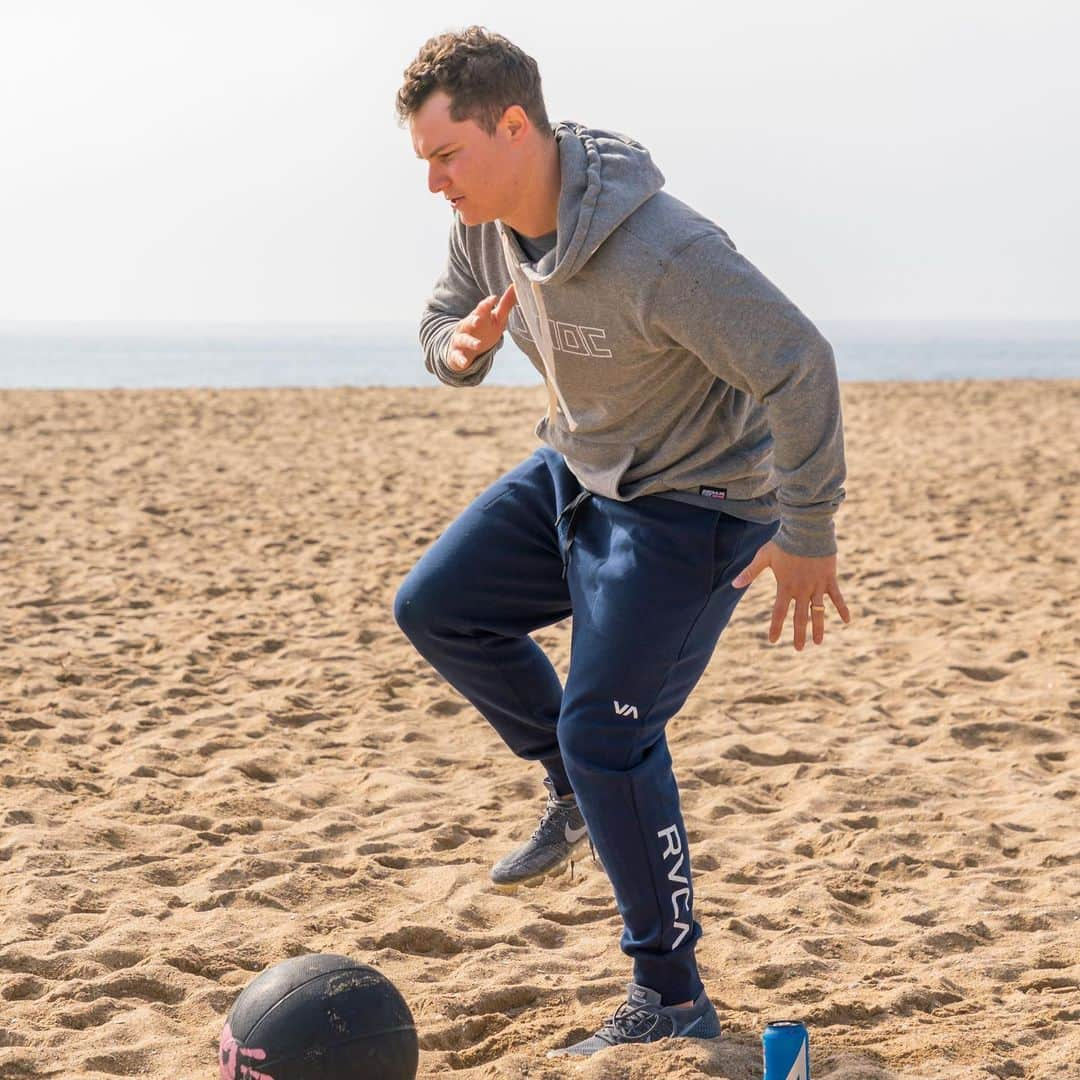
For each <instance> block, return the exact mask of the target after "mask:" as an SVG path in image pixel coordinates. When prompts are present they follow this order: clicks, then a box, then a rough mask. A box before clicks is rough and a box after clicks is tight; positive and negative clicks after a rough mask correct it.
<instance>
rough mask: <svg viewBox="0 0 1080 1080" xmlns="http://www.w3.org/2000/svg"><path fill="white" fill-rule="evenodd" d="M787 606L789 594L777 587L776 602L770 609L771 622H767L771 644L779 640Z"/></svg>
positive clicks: (789, 603)
mask: <svg viewBox="0 0 1080 1080" xmlns="http://www.w3.org/2000/svg"><path fill="white" fill-rule="evenodd" d="M789 607H791V594H790V593H785V592H782V591H781V590H780V589H777V590H776V602H775V603H774V604H773V609H772V622H771V623H770V624H769V641H770V643H771V644H773V645H775V644H776V643H777V642H778V641H779V640H780V635H781V634H782V633H783V632H784V623H785V622H786V621H787V613H788V608H789Z"/></svg>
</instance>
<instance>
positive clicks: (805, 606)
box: [731, 540, 851, 651]
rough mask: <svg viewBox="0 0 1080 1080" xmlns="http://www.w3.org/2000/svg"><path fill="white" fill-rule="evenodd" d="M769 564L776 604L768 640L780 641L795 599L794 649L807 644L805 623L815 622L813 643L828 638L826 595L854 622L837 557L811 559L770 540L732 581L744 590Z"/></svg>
mask: <svg viewBox="0 0 1080 1080" xmlns="http://www.w3.org/2000/svg"><path fill="white" fill-rule="evenodd" d="M765 567H768V568H769V569H770V570H772V572H773V577H775V578H776V603H775V604H774V605H773V613H772V625H771V626H770V627H769V641H770V642H772V643H773V644H774V645H775V644H776V642H778V641H779V640H780V635H781V633H783V630H784V620H785V619H787V613H788V608H789V607H790V606H791V602H792V600H794V601H795V620H794V621H795V648H796V649H798V650H799V651H801V650H802V648H803V646H804V645H805V644H806V624H807V621H808V620H809V621H810V622H811V623H812V624H813V633H814V644H815V645H820V644H821V643H822V641H823V640H824V638H825V597H826V596H828V597H829V599H830V600H831V601H832V603H833V607H835V608H836V610H837V611H838V612H839V613H840V618H841V619H843V620H844V622H846V623H848V622H851V614H850V612H849V611H848V608H847V604H845V603H844V598H843V597H842V596H841V595H840V586H839V585H837V583H836V556H835V555H826V556H824V557H822V558H811V557H809V556H805V555H789V554H788V553H787V552H786V551H784V549H783V548H781V547H778V546H777V545H776V544H774V543H773V542H772V541H771V540H770V541H769V542H768V543H767V544H765V545H764V547H760V548H758V553H757V554H756V555H755V556H754V561H753V562H752V563H751V564H750V565H749V566H748V567H746V569H744V570H742V571H741V572H740V573H739V574H738V575H737V576H736V577H735V580H734V581H732V583H731V584H732V585H733V586H734V587H735V588H736V589H745V588H746V586H747V585H749V584H750V583H751V582H752V581H753V580H754V578H756V577H757V576H758V574H760V573H761V571H762V570H764V569H765Z"/></svg>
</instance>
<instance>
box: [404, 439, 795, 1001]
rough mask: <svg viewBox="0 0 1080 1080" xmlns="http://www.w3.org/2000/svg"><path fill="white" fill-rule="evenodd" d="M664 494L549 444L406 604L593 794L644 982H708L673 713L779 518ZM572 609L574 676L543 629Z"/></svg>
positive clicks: (502, 483) (477, 513)
mask: <svg viewBox="0 0 1080 1080" xmlns="http://www.w3.org/2000/svg"><path fill="white" fill-rule="evenodd" d="M778 525H779V523H778V522H772V523H769V524H765V525H757V524H754V523H752V522H747V521H742V520H740V519H738V518H735V517H732V516H730V515H728V514H724V513H722V512H720V511H719V510H710V509H706V508H703V507H698V506H690V505H687V504H685V503H681V502H676V501H674V500H671V499H665V498H660V497H658V496H645V497H643V498H640V499H636V500H634V501H632V502H629V503H626V502H619V501H618V500H615V499H609V498H604V497H602V496H599V495H593V494H592V493H590V492H588V491H584V490H583V489H582V487H581V485H580V483H579V482H578V481H577V479H576V478H575V476H574V475H573V473H571V472H570V470H569V469H568V468H567V466H566V463H565V461H564V460H563V458H562V455H560V454H558V453H556V452H555V451H554V450H551V449H549V448H547V447H544V448H542V449H540V450H537V451H536V453H534V454H533V455H532V456H531V457H530V458H528V459H527V460H526V461H524V462H522V464H520V465H519V466H518V467H517V468H515V469H513V470H512V471H511V472H509V473H507V474H506V475H505V476H503V477H502V478H501V479H500V480H498V481H496V483H495V484H493V485H492V486H491V487H490V488H489V489H488V490H487V491H485V492H484V493H483V494H482V495H481V496H480V497H479V498H477V499H476V500H475V501H474V502H473V503H472V504H471V505H470V506H469V507H468V508H467V509H466V510H465V511H464V512H463V513H462V515H461V516H460V517H459V518H458V519H457V520H456V521H455V522H454V523H453V524H452V525H451V526H450V527H449V528H448V529H447V530H446V532H444V533H443V534H442V536H441V537H439V539H438V540H437V541H435V543H434V544H433V545H432V546H431V548H429V549H428V551H427V552H426V553H425V554H424V556H423V557H422V558H421V559H420V561H419V562H418V563H417V564H416V566H415V567H414V568H413V569H412V571H410V573H409V574H408V576H407V577H406V578H405V581H404V582H403V583H402V585H401V588H400V589H399V591H398V595H397V598H396V601H395V605H394V614H395V617H396V618H397V621H398V625H399V626H400V627H401V628H402V630H403V631H404V632H405V633H406V634H407V635H408V637H409V638H410V640H411V641H412V642H413V644H414V645H415V646H416V648H417V650H418V651H419V652H420V653H421V655H422V656H424V657H425V659H427V660H428V661H429V663H431V665H432V666H433V667H434V668H435V669H436V670H437V671H438V672H439V673H440V674H441V675H442V676H443V677H444V678H445V679H446V680H447V681H448V682H449V683H450V684H451V685H453V686H454V687H455V688H456V689H457V690H458V691H459V692H460V693H461V694H463V695H464V696H465V697H466V698H467V699H468V700H469V701H470V702H471V703H472V704H473V705H474V706H475V707H476V708H477V709H478V710H479V711H480V713H481V714H483V716H485V717H486V718H487V719H488V721H490V723H491V724H492V725H493V726H494V728H495V730H496V731H497V732H498V733H499V735H500V736H501V737H502V738H503V740H504V741H505V742H506V744H507V745H508V746H509V747H510V749H511V750H512V751H513V752H514V753H515V754H517V755H518V756H519V757H522V758H525V759H526V760H529V761H538V762H541V763H542V764H543V766H544V768H545V769H546V770H547V772H548V774H549V775H550V776H551V778H552V780H553V781H554V784H555V788H556V791H558V792H559V793H560V794H568V793H569V792H570V791H571V790H573V792H574V793H575V794H576V795H577V799H578V805H579V806H580V807H581V811H582V814H583V815H584V818H585V822H586V824H587V825H588V827H589V833H590V835H591V837H592V839H593V842H594V844H595V845H596V850H597V853H598V854H599V856H600V858H601V860H602V862H603V865H604V869H605V870H606V871H607V874H608V877H609V878H610V879H611V884H612V887H613V889H614V893H615V900H616V903H617V904H618V907H619V911H620V913H621V915H622V918H623V923H624V932H623V935H622V942H621V944H622V948H623V951H624V952H625V953H626V954H627V955H628V956H630V957H632V958H633V962H634V981H635V982H637V983H640V984H641V985H644V986H648V987H651V988H652V989H654V990H657V991H658V992H659V993H660V994H661V995H662V998H663V1001H664V1003H665V1004H676V1003H679V1002H683V1001H689V1000H692V999H693V998H696V997H697V995H698V994H699V993H700V992H701V989H702V984H701V979H700V977H699V976H698V971H697V965H696V963H695V960H694V947H695V944H696V942H697V940H698V938H699V937H700V936H701V927H700V925H699V924H698V922H697V920H696V919H695V918H694V914H693V885H692V882H691V875H690V859H689V854H688V851H687V840H686V831H685V829H684V827H683V820H682V813H681V811H680V808H679V792H678V788H677V787H676V783H675V776H674V774H673V773H672V768H671V756H670V754H669V752H668V746H667V740H666V739H665V737H664V728H665V726H666V724H667V722H668V720H670V719H671V717H672V716H674V715H675V713H676V712H678V710H679V709H680V708H681V707H682V705H683V702H684V701H685V700H686V698H687V696H688V695H689V693H690V691H691V690H692V689H693V687H694V685H695V684H696V683H697V681H698V679H699V678H700V677H701V674H702V672H703V671H704V670H705V666H706V664H707V663H708V661H709V658H710V656H711V655H712V652H713V649H714V647H715V645H716V641H717V638H718V637H719V636H720V632H721V631H722V630H723V628H724V626H725V625H726V624H727V621H728V619H729V618H730V617H731V613H732V612H733V611H734V609H735V605H736V604H737V603H738V602H739V598H740V596H741V595H742V592H743V590H737V589H734V588H732V586H731V581H732V579H733V578H734V577H735V575H736V574H737V573H738V572H739V571H740V570H742V569H743V567H745V566H747V565H748V564H749V563H750V561H751V560H752V559H753V557H754V554H755V552H756V551H757V549H758V548H759V547H761V545H762V544H764V543H765V542H766V541H768V540H769V539H770V538H771V537H772V535H773V533H774V532H775V531H776V529H777V528H778ZM567 616H573V622H572V637H571V656H570V667H569V672H568V674H567V679H566V686H565V687H563V686H562V685H560V682H559V678H558V676H557V675H556V673H555V670H554V668H553V667H552V666H551V662H550V661H549V660H548V658H547V656H546V655H545V654H544V652H543V651H542V650H541V649H540V647H539V646H538V645H537V644H536V643H535V642H534V641H533V640H532V639H531V638H530V637H529V634H530V632H531V631H534V630H537V629H539V628H540V627H542V626H547V625H549V624H551V623H554V622H557V621H559V620H560V619H564V618H566V617H567Z"/></svg>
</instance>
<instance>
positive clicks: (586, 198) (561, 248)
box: [499, 120, 664, 285]
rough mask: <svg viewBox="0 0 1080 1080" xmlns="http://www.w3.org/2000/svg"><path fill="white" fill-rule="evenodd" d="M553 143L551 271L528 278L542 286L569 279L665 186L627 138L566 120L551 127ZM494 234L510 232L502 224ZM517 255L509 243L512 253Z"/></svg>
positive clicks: (644, 152)
mask: <svg viewBox="0 0 1080 1080" xmlns="http://www.w3.org/2000/svg"><path fill="white" fill-rule="evenodd" d="M555 139H556V141H557V142H558V145H559V164H560V167H561V170H562V187H561V190H560V192H559V212H558V232H559V238H558V242H557V243H556V246H555V266H554V269H551V270H549V271H548V272H547V273H544V274H540V273H533V274H530V275H528V276H529V277H531V278H533V280H535V281H537V282H538V283H539V284H542V285H561V284H562V283H563V282H565V281H568V280H569V279H570V278H571V277H573V276H574V274H576V273H577V272H578V270H580V269H581V268H582V267H583V266H584V265H585V264H586V263H587V262H588V261H589V259H590V258H592V256H593V254H594V253H595V251H596V249H597V248H598V247H599V246H600V245H601V244H602V243H603V242H604V241H605V240H606V239H607V238H608V237H609V236H610V235H611V234H612V233H613V232H614V231H615V230H616V229H617V228H618V227H619V226H620V225H621V224H622V223H623V222H624V221H625V220H626V219H627V218H628V217H629V216H630V215H631V214H632V213H633V212H634V211H635V210H637V209H638V207H639V206H641V204H642V203H643V202H645V201H646V199H650V198H652V196H653V195H655V194H656V193H657V192H658V191H659V190H660V189H661V188H662V187H663V186H664V175H663V173H661V172H660V170H659V169H658V168H657V167H656V165H655V164H654V163H653V160H652V157H651V156H650V154H649V151H648V150H646V149H645V147H644V146H642V145H641V144H640V143H638V142H635V141H634V140H633V139H631V138H629V137H628V136H626V135H619V134H617V133H616V132H613V131H602V130H600V129H598V128H587V127H585V126H584V125H583V124H576V123H574V122H573V121H568V120H567V121H562V122H560V123H557V124H556V125H555ZM499 230H500V232H501V233H503V235H507V234H508V232H509V230H507V229H506V228H505V227H504V226H503V224H502V223H501V222H500V223H499ZM507 238H508V239H509V236H507ZM516 249H517V245H516V243H513V242H512V248H511V250H516Z"/></svg>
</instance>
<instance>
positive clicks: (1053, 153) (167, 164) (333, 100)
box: [0, 0, 1080, 323]
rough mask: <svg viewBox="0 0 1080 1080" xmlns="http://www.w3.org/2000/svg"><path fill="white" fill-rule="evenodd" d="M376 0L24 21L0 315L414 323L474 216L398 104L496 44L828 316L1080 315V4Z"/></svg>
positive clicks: (76, 9) (170, 8) (166, 5)
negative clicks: (523, 59) (453, 48)
mask: <svg viewBox="0 0 1080 1080" xmlns="http://www.w3.org/2000/svg"><path fill="white" fill-rule="evenodd" d="M374 7H375V12H374V13H373V14H372V13H371V9H370V8H369V7H368V5H366V4H361V3H360V2H359V0H348V2H344V0H295V2H293V0H258V2H249V0H210V2H207V0H182V2H180V0H153V2H149V3H148V2H146V0H94V3H92V4H88V3H86V2H85V0H76V2H72V0H0V322H12V321H33V322H48V321H53V320H62V321H80V322H83V321H98V320H101V321H154V322H161V321H179V322H243V323H368V322H373V321H379V322H382V321H393V322H397V321H412V320H415V319H416V318H417V317H418V315H419V312H420V310H421V308H422V306H423V302H424V299H425V297H426V296H427V294H428V291H429V290H430V286H431V283H432V282H433V280H434V278H435V277H436V275H437V274H438V273H439V271H440V269H441V266H442V264H443V261H444V259H445V254H446V241H447V235H448V230H449V226H450V213H451V212H450V210H449V208H448V206H447V205H446V203H445V202H444V201H443V200H442V198H441V197H440V196H433V195H431V194H430V193H429V192H428V190H427V186H426V167H425V165H424V164H423V163H422V162H420V161H418V160H417V159H416V157H415V156H414V153H413V148H412V145H411V142H410V138H409V132H408V129H407V128H401V127H399V126H398V123H397V120H396V117H395V115H394V94H395V92H396V90H397V88H398V86H399V85H400V81H401V74H402V71H403V69H404V68H405V67H406V66H407V64H408V63H409V62H410V61H411V60H412V59H413V57H414V56H415V54H416V52H417V50H418V49H419V47H420V45H421V44H422V43H423V42H424V41H425V40H426V39H427V38H428V37H430V36H432V35H434V34H437V33H440V32H442V31H444V30H447V29H452V28H454V27H460V26H465V25H469V24H471V23H479V24H480V25H484V26H487V27H489V28H490V29H493V30H497V31H498V32H500V33H502V34H505V35H506V36H507V37H509V38H511V40H513V41H515V42H516V43H517V44H518V45H520V46H521V47H522V48H523V49H525V51H526V52H528V53H529V54H530V55H532V56H533V57H534V58H535V59H536V60H537V62H538V64H539V66H540V71H541V75H542V78H543V83H544V90H545V97H546V100H547V104H548V111H549V115H550V116H551V117H552V119H555V120H558V119H568V120H575V121H577V122H580V123H583V124H587V125H589V126H592V127H598V128H606V129H608V130H613V131H617V132H621V133H624V134H627V135H631V136H632V137H634V138H635V139H637V140H638V141H639V142H641V143H643V144H644V145H645V146H647V147H648V148H649V150H650V151H651V153H652V155H653V158H654V160H655V161H656V162H657V164H658V165H659V166H660V168H661V170H662V171H663V172H664V174H665V176H666V178H667V185H666V186H667V190H668V191H670V192H671V193H672V194H674V195H676V196H677V197H679V198H680V199H683V200H684V201H686V202H688V203H690V204H691V205H692V206H694V207H695V208H696V209H697V210H699V211H700V212H702V213H704V214H706V215H708V216H709V217H711V218H712V219H713V220H715V221H716V222H717V223H718V224H720V225H721V226H722V227H723V228H724V229H725V230H726V231H727V232H728V233H729V234H730V235H731V237H732V239H733V240H734V241H735V243H736V244H737V246H738V248H739V250H740V251H742V252H743V254H745V255H747V256H748V257H749V258H750V259H751V261H752V262H754V263H755V265H757V266H758V267H759V269H761V270H762V271H763V272H764V273H765V274H766V275H767V276H768V277H770V278H771V279H772V280H773V281H774V282H775V283H776V284H777V285H778V286H779V287H780V288H781V289H782V290H783V291H784V292H785V293H786V294H787V295H788V296H789V297H790V298H791V299H792V300H794V301H795V303H796V304H798V305H799V307H800V308H802V309H803V310H804V311H805V312H806V313H807V314H808V315H810V316H811V317H812V318H819V319H825V320H835V319H1009V320H1013V319H1016V320H1023V319H1036V320H1037V319H1078V318H1080V288H1078V285H1080V272H1078V270H1077V265H1076V257H1075V253H1076V252H1077V251H1078V250H1080V195H1078V193H1080V134H1078V133H1080V65H1077V64H1076V63H1075V56H1074V53H1075V43H1076V41H1077V40H1080V5H1077V4H1076V3H1075V2H1073V0H1057V2H1049V0H1027V2H1026V3H1025V4H1023V5H1021V4H1018V3H1016V2H1015V0H1009V2H998V0H981V2H976V0H955V2H950V0H933V2H924V0H909V2H906V3H899V2H894V3H883V2H881V0H877V2H874V0H870V2H861V3H858V2H845V0H814V3H807V2H806V0H774V2H770V0H759V2H757V3H755V4H753V5H750V4H747V3H745V2H744V0H739V2H738V3H733V2H729V0H712V2H711V3H708V4H706V3H700V2H698V3H686V2H683V0H671V2H665V3H664V4H657V5H654V6H652V7H648V8H637V7H633V6H629V5H625V4H618V5H609V4H592V5H590V4H585V3H582V2H581V0H575V2H564V0H551V2H546V3H543V4H513V5H508V4H495V3H471V4H461V3H457V2H454V0H446V2H443V3H433V2H429V0H408V2H407V3H399V4H384V5H376V6H374ZM638 12H644V13H646V14H647V18H644V19H643V18H642V17H641V15H640V14H638Z"/></svg>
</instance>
